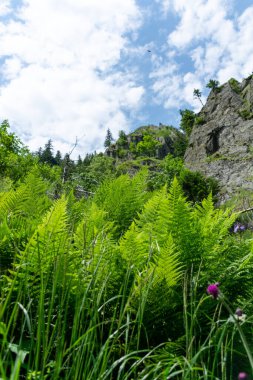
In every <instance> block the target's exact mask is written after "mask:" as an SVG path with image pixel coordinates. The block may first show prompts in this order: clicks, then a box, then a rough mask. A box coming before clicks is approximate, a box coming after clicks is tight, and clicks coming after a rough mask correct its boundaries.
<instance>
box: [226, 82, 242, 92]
mask: <svg viewBox="0 0 253 380" xmlns="http://www.w3.org/2000/svg"><path fill="white" fill-rule="evenodd" d="M228 83H229V85H230V87H231V88H232V90H233V91H234V92H236V93H237V94H240V93H241V87H240V83H239V82H238V81H237V80H236V79H235V78H231V79H229V81H228Z"/></svg>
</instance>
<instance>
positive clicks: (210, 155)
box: [185, 77, 253, 203]
mask: <svg viewBox="0 0 253 380" xmlns="http://www.w3.org/2000/svg"><path fill="white" fill-rule="evenodd" d="M235 82H236V81H235V80H234V81H232V80H230V81H229V82H228V83H226V84H225V85H223V86H222V88H221V90H220V91H217V90H212V91H211V93H210V95H209V97H208V99H207V102H206V104H205V106H204V107H203V108H202V110H201V112H200V114H199V117H201V118H202V121H203V124H201V125H196V123H195V126H194V127H193V130H192V133H191V136H190V141H189V146H188V148H187V150H186V153H185V164H186V166H187V167H188V168H189V169H191V170H196V171H200V172H202V173H203V174H205V175H206V176H207V177H214V178H216V179H217V180H218V181H219V184H220V202H221V203H222V202H224V201H225V200H227V199H229V198H231V196H233V195H235V194H236V193H238V192H239V191H240V190H242V189H243V190H253V78H252V77H249V78H248V79H245V80H244V81H243V82H242V83H241V84H240V83H238V82H236V83H235Z"/></svg>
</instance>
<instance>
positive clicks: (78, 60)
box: [0, 0, 253, 158]
mask: <svg viewBox="0 0 253 380" xmlns="http://www.w3.org/2000/svg"><path fill="white" fill-rule="evenodd" d="M252 20H253V1H249V0H240V1H237V0H233V1H231V0H230V1H228V0H124V1H120V0H104V1H103V2H101V1H100V0H92V1H91V0H61V1H59V0H1V4H0V119H1V120H3V119H6V118H7V119H9V121H10V124H11V127H12V130H14V131H15V132H16V133H17V134H18V135H19V136H20V137H21V139H22V140H23V141H24V142H25V143H26V144H27V145H28V146H29V147H30V148H31V149H32V150H37V149H38V148H39V147H40V146H43V145H44V144H45V143H46V142H47V140H48V139H49V138H51V139H52V140H53V144H54V148H55V150H57V149H60V150H61V151H62V152H64V153H65V152H68V151H70V150H71V147H72V145H73V143H74V142H75V140H76V138H77V139H78V147H77V148H76V150H75V151H74V155H75V156H77V154H81V156H84V155H85V154H86V153H88V152H92V151H94V150H96V151H101V150H103V142H104V138H105V134H106V130H107V128H110V129H111V131H112V134H113V136H114V137H115V138H116V137H117V135H118V132H119V130H121V129H123V130H125V131H126V132H130V131H132V130H134V129H135V128H137V127H139V126H141V125H146V124H157V125H158V124H159V123H163V124H169V125H174V126H176V127H178V126H179V122H180V117H179V110H180V109H185V108H190V109H193V110H194V111H195V112H198V111H199V109H200V103H199V102H198V101H197V100H196V99H194V98H193V90H194V88H198V89H200V91H202V94H203V100H204V101H205V98H206V96H207V95H208V91H207V89H206V87H205V86H206V84H207V82H208V81H209V79H217V80H219V81H220V82H221V83H224V82H226V81H227V80H228V79H230V78H231V77H235V78H236V79H238V80H241V79H242V78H244V77H247V76H248V75H250V74H251V73H252V71H253V44H252V40H253V22H252ZM148 50H150V52H148ZM73 158H74V157H73Z"/></svg>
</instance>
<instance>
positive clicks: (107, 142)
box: [104, 128, 113, 148]
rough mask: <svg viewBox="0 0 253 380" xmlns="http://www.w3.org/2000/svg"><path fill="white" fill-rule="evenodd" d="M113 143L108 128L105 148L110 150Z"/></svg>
mask: <svg viewBox="0 0 253 380" xmlns="http://www.w3.org/2000/svg"><path fill="white" fill-rule="evenodd" d="M112 142H113V137H112V132H111V131H110V129H109V128H108V129H107V132H106V137H105V142H104V147H105V148H109V147H110V146H111V144H112Z"/></svg>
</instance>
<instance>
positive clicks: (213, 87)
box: [206, 79, 220, 92]
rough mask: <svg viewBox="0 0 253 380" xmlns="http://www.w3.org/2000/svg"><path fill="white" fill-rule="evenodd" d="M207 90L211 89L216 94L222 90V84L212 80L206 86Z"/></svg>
mask: <svg viewBox="0 0 253 380" xmlns="http://www.w3.org/2000/svg"><path fill="white" fill-rule="evenodd" d="M206 87H207V88H210V89H211V90H213V91H214V92H218V91H219V90H220V82H219V81H218V80H215V79H210V80H209V82H208V83H207V85H206Z"/></svg>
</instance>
